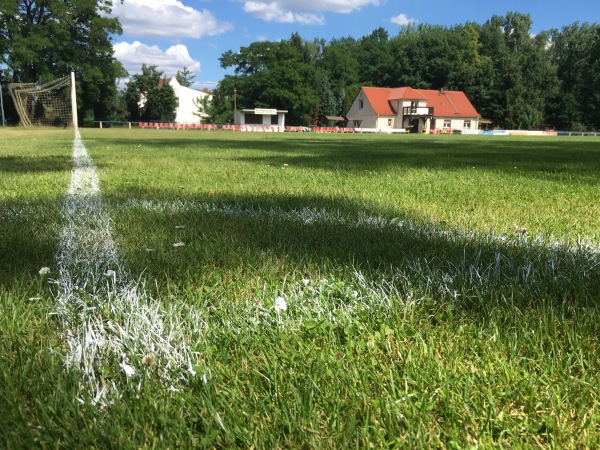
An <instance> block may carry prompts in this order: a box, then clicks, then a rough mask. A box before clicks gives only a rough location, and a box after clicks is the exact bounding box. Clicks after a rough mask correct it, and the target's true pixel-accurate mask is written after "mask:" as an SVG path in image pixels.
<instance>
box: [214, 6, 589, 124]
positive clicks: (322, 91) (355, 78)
mask: <svg viewBox="0 0 600 450" xmlns="http://www.w3.org/2000/svg"><path fill="white" fill-rule="evenodd" d="M531 30H532V21H531V17H530V16H529V15H528V14H520V13H509V14H507V15H506V16H505V17H502V16H493V17H492V18H491V19H490V20H488V21H487V22H485V23H484V24H477V23H466V24H463V25H456V26H452V27H443V26H437V25H426V24H421V25H418V26H413V25H409V26H405V27H402V28H401V29H400V31H399V33H398V34H397V35H396V36H390V35H389V33H388V32H387V31H386V30H385V29H383V28H379V29H377V30H375V31H373V32H372V33H371V34H369V35H367V36H364V37H362V38H360V39H354V38H352V37H346V38H341V39H333V40H331V41H329V42H326V41H324V40H320V39H315V40H314V41H306V40H303V39H302V38H301V37H300V36H299V35H298V34H293V35H292V36H291V37H290V39H288V40H281V41H277V42H256V43H253V44H250V45H249V46H248V47H242V48H240V49H239V50H238V51H237V52H234V51H228V52H226V53H224V54H223V55H222V56H221V58H220V62H221V66H222V67H223V68H233V70H234V74H233V75H228V76H226V77H225V78H224V79H223V80H222V81H221V83H220V85H219V87H218V88H217V90H216V92H215V94H216V97H215V102H214V104H213V106H212V111H211V116H212V118H213V120H214V121H217V122H226V121H228V120H232V119H233V93H234V89H235V90H236V96H237V105H238V107H242V108H243V107H249V108H254V107H272V108H281V109H287V110H289V115H288V122H289V123H291V124H309V123H312V124H319V125H323V124H326V122H327V119H326V118H325V117H326V116H327V115H344V114H345V113H346V112H347V110H348V108H349V107H350V104H351V102H352V100H353V99H354V97H355V95H356V93H357V92H358V90H359V89H360V86H361V85H363V86H412V87H415V88H423V89H440V88H445V89H456V90H463V91H465V92H466V94H467V95H468V97H469V98H470V99H471V100H472V102H473V104H474V105H475V107H476V108H477V110H478V111H479V112H480V114H481V115H482V117H483V118H486V119H491V120H492V121H493V123H494V125H495V126H497V127H504V128H513V129H514V128H517V129H531V128H535V127H537V126H539V125H540V124H543V123H547V124H552V125H553V126H555V127H556V128H559V129H596V130H597V129H600V106H599V105H600V102H599V101H598V100H599V99H600V75H599V73H600V70H598V69H600V25H598V24H587V23H585V24H579V23H575V24H573V25H570V26H567V27H564V28H563V29H562V30H549V31H547V32H542V33H538V34H536V35H534V34H533V33H532V31H531Z"/></svg>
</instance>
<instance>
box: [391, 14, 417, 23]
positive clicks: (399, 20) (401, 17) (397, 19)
mask: <svg viewBox="0 0 600 450" xmlns="http://www.w3.org/2000/svg"><path fill="white" fill-rule="evenodd" d="M390 21H391V22H392V23H395V24H396V25H400V26H404V25H410V24H412V23H417V22H418V20H417V19H409V18H408V16H407V15H406V14H400V15H398V16H395V17H392V18H391V20H390Z"/></svg>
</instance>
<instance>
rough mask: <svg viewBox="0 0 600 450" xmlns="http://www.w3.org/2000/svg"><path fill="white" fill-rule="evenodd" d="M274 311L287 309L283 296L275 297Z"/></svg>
mask: <svg viewBox="0 0 600 450" xmlns="http://www.w3.org/2000/svg"><path fill="white" fill-rule="evenodd" d="M274 308H275V311H277V312H281V311H285V310H287V303H286V301H285V299H284V298H283V297H277V298H276V299H275V306H274Z"/></svg>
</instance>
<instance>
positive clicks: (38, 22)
mask: <svg viewBox="0 0 600 450" xmlns="http://www.w3.org/2000/svg"><path fill="white" fill-rule="evenodd" d="M112 5H113V3H112V1H110V0H16V1H15V0H12V1H11V0H3V1H2V2H1V3H0V61H1V62H2V63H4V64H5V65H6V66H7V68H8V72H9V78H10V80H11V81H13V82H24V83H35V82H38V83H44V82H47V81H50V80H53V79H56V78H59V77H62V76H64V75H67V74H68V73H69V72H70V71H71V70H75V73H76V78H77V81H78V97H79V99H78V100H79V101H78V104H79V107H80V110H81V112H83V111H86V110H92V111H94V112H95V114H96V116H102V115H105V114H106V112H107V111H108V110H110V105H111V104H112V103H113V98H114V96H116V95H117V87H116V79H117V78H120V77H123V76H125V75H126V72H125V70H124V69H123V67H122V65H121V64H120V63H119V62H118V61H117V60H116V59H115V58H114V53H113V46H112V42H111V36H112V35H115V34H121V31H122V30H121V25H120V23H119V21H118V19H116V18H111V17H110V11H111V8H112ZM80 115H81V116H82V115H83V114H80Z"/></svg>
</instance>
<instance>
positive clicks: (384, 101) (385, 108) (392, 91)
mask: <svg viewBox="0 0 600 450" xmlns="http://www.w3.org/2000/svg"><path fill="white" fill-rule="evenodd" d="M362 90H363V92H364V93H365V95H366V97H367V100H368V101H369V103H370V104H371V106H372V107H373V109H374V111H375V114H378V115H381V116H395V115H396V112H395V111H394V110H393V109H392V106H391V103H390V101H392V100H427V106H429V107H433V108H434V110H433V112H434V115H435V116H436V117H442V116H443V117H479V113H478V112H477V110H476V109H475V108H474V107H473V105H472V104H471V102H470V101H469V99H468V98H467V96H466V95H465V93H464V92H462V91H444V90H439V91H436V90H431V89H413V88H411V87H401V88H374V87H363V88H362Z"/></svg>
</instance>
